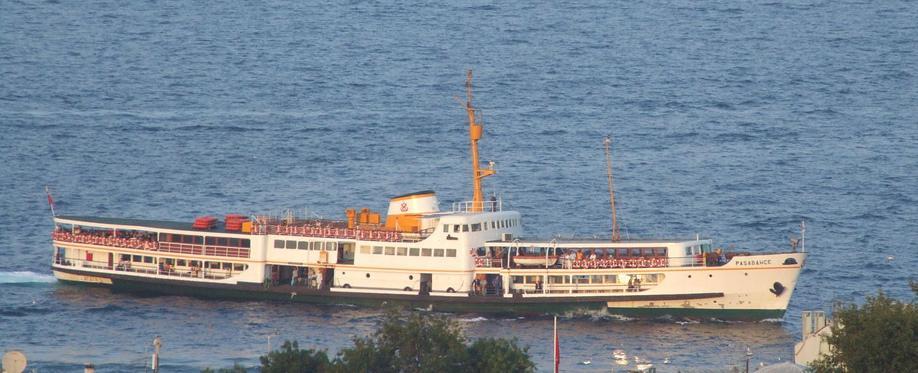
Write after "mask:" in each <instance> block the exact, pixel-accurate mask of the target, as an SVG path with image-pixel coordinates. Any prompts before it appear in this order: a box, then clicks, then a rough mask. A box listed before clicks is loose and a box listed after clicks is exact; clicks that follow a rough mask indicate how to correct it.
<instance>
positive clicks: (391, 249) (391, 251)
mask: <svg viewBox="0 0 918 373" xmlns="http://www.w3.org/2000/svg"><path fill="white" fill-rule="evenodd" d="M386 255H395V248H394V247H392V246H386Z"/></svg>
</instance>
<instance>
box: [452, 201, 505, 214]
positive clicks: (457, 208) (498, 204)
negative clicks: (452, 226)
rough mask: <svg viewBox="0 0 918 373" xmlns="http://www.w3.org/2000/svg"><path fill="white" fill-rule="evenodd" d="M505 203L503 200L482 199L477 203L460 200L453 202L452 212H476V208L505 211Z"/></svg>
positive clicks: (479, 209)
mask: <svg viewBox="0 0 918 373" xmlns="http://www.w3.org/2000/svg"><path fill="white" fill-rule="evenodd" d="M503 205H504V204H503V201H502V200H497V201H481V202H477V203H476V202H475V201H459V202H453V204H452V209H451V210H452V212H474V211H476V210H478V211H492V212H493V211H503V208H504V206H503Z"/></svg>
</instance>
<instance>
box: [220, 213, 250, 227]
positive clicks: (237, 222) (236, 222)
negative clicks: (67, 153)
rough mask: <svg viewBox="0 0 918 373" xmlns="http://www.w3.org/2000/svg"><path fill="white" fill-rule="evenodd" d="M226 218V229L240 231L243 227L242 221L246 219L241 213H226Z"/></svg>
mask: <svg viewBox="0 0 918 373" xmlns="http://www.w3.org/2000/svg"><path fill="white" fill-rule="evenodd" d="M224 220H225V221H226V230H228V231H239V230H241V229H242V223H243V222H244V221H245V217H243V216H242V215H239V214H226V217H225V219H224Z"/></svg>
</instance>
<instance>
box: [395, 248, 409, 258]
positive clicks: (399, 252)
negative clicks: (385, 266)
mask: <svg viewBox="0 0 918 373" xmlns="http://www.w3.org/2000/svg"><path fill="white" fill-rule="evenodd" d="M396 255H398V256H406V255H408V248H407V247H399V248H398V250H397V251H396Z"/></svg>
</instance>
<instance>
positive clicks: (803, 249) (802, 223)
mask: <svg viewBox="0 0 918 373" xmlns="http://www.w3.org/2000/svg"><path fill="white" fill-rule="evenodd" d="M800 251H801V252H804V253H805V252H806V220H801V221H800Z"/></svg>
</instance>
